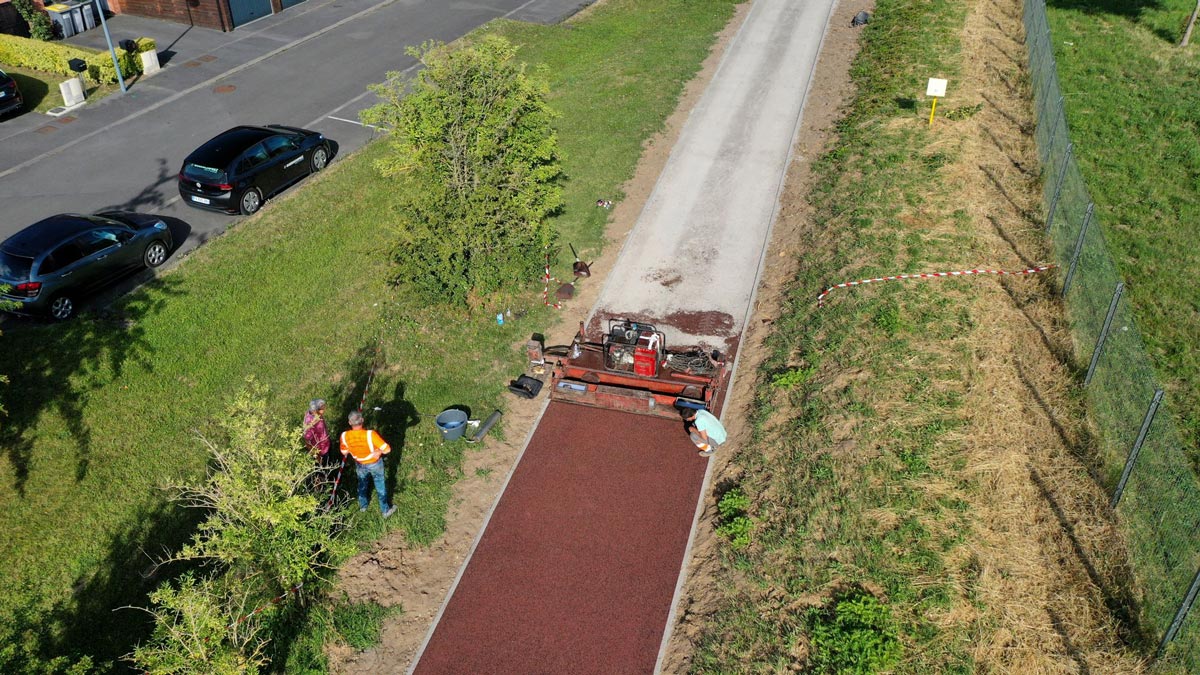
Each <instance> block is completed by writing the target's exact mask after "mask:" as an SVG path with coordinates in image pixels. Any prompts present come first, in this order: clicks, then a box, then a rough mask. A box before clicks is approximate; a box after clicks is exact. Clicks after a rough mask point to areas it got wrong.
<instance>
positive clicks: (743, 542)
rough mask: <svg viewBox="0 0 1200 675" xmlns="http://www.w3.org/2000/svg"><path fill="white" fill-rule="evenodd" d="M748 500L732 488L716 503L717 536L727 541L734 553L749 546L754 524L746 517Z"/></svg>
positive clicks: (738, 490) (740, 492)
mask: <svg viewBox="0 0 1200 675" xmlns="http://www.w3.org/2000/svg"><path fill="white" fill-rule="evenodd" d="M749 508H750V498H749V497H747V496H746V495H745V494H743V493H742V491H741V490H740V489H739V488H732V489H730V490H729V491H728V492H726V493H725V494H723V495H721V499H719V500H718V501H717V514H718V518H717V522H718V525H717V534H719V535H721V536H723V537H725V538H726V539H728V540H729V545H730V546H731V547H732V548H733V549H734V550H735V551H736V550H740V549H743V548H745V547H747V546H749V545H750V531H751V529H753V527H754V522H753V521H752V520H750V517H749V516H748V515H746V511H747V510H748V509H749Z"/></svg>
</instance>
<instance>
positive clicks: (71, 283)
mask: <svg viewBox="0 0 1200 675" xmlns="http://www.w3.org/2000/svg"><path fill="white" fill-rule="evenodd" d="M172 244H173V242H172V240H171V230H169V229H168V228H167V224H166V223H164V222H163V221H162V220H161V219H159V218H158V217H157V216H151V215H146V214H142V213H128V212H124V211H109V212H105V213H97V214H95V215H92V216H82V215H78V214H72V213H64V214H60V215H57V216H50V217H49V218H46V219H44V220H39V221H38V222H36V223H34V224H33V225H30V226H29V227H27V228H25V229H23V230H21V231H20V232H18V233H16V234H14V235H13V236H11V237H9V238H8V239H6V240H4V243H0V286H4V287H7V288H6V289H4V294H3V299H4V300H8V301H9V302H15V303H16V304H17V307H16V308H13V309H9V311H13V312H17V313H23V314H34V313H46V314H49V315H50V316H52V317H54V318H55V319H59V320H62V319H67V318H70V317H71V316H72V315H73V314H74V313H75V309H76V307H77V304H76V301H77V300H78V298H79V297H81V296H82V295H84V294H85V293H88V292H89V291H93V290H96V289H97V288H99V287H101V286H104V285H106V284H109V283H111V282H113V281H115V280H117V279H119V278H120V277H121V276H122V275H124V274H125V273H127V272H129V271H130V270H132V269H139V268H143V267H158V266H159V265H161V264H163V262H165V261H166V259H167V256H168V255H170V253H171V246H172Z"/></svg>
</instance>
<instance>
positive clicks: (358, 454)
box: [341, 410, 396, 518]
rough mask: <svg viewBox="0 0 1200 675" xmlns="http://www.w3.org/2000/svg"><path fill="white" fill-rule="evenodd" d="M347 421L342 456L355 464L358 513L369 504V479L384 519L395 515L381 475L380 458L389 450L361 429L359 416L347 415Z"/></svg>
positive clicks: (372, 433) (380, 439)
mask: <svg viewBox="0 0 1200 675" xmlns="http://www.w3.org/2000/svg"><path fill="white" fill-rule="evenodd" d="M348 421H349V422H350V430H349V431H343V432H342V442H341V446H342V456H343V457H346V456H350V457H353V458H354V461H355V463H357V464H358V467H357V469H358V510H359V511H366V510H367V506H368V505H369V504H370V503H371V502H370V501H368V500H367V489H368V483H369V482H370V480H368V479H371V480H374V482H375V495H376V496H377V497H378V498H379V510H380V511H382V512H383V517H384V518H387V517H388V516H390V515H392V514H393V513H395V512H396V507H395V506H389V505H388V498H387V477H386V476H385V475H384V473H383V456H384V455H386V454H388V453H389V452H391V451H392V446H390V445H388V444H387V441H385V440H383V437H382V436H380V435H379V433H378V432H376V431H375V430H373V429H363V416H362V413H361V412H359V411H357V410H355V411H354V412H352V413H350V418H349V419H348Z"/></svg>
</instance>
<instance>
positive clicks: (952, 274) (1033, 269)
mask: <svg viewBox="0 0 1200 675" xmlns="http://www.w3.org/2000/svg"><path fill="white" fill-rule="evenodd" d="M1055 267H1058V265H1041V266H1038V267H1030V268H1029V269H1024V270H1012V271H1009V270H983V269H975V270H961V271H958V272H922V273H919V274H897V275H894V276H890V277H875V278H874V279H859V280H858V281H847V282H845V283H841V284H834V285H833V286H830V287H829V288H826V289H825V290H824V291H823V292H822V293H821V294H820V295H818V296H817V307H818V308H820V307H824V306H825V296H827V295H829V294H830V293H831V292H833V291H834V290H836V289H839V288H849V287H851V286H864V285H866V284H873V283H875V282H877V281H901V280H904V279H933V278H936V277H963V276H973V275H975V276H977V275H982V274H1004V275H1009V276H1016V275H1022V274H1036V273H1038V272H1045V271H1046V270H1048V269H1052V268H1055Z"/></svg>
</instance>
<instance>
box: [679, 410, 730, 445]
mask: <svg viewBox="0 0 1200 675" xmlns="http://www.w3.org/2000/svg"><path fill="white" fill-rule="evenodd" d="M681 414H682V416H683V425H684V428H686V429H687V431H688V434H689V436H690V437H691V439H692V443H695V444H696V447H697V448H699V449H700V456H701V457H711V456H712V454H713V453H714V452H716V451H717V446H719V445H721V444H722V443H724V442H725V427H724V426H722V425H721V420H719V419H717V417H716V416H715V415H713V414H712V413H710V412H708V411H707V410H697V409H695V408H681Z"/></svg>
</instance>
